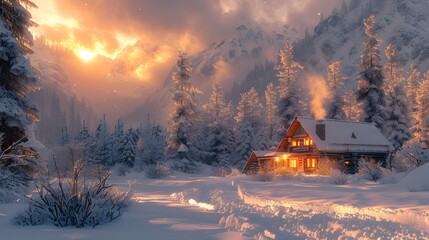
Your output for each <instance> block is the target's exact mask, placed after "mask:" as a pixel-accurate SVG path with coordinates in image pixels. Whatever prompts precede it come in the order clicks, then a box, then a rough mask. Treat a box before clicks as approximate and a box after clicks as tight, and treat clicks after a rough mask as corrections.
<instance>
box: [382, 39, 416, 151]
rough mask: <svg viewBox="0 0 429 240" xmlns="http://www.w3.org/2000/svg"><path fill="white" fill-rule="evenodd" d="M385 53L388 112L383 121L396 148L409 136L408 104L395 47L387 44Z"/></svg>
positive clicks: (387, 133)
mask: <svg viewBox="0 0 429 240" xmlns="http://www.w3.org/2000/svg"><path fill="white" fill-rule="evenodd" d="M385 54H386V63H385V64H384V71H385V72H386V79H385V82H384V85H385V87H384V89H386V102H387V107H386V110H387V111H386V112H387V114H388V118H387V119H386V121H385V135H386V137H387V139H388V140H389V141H390V143H392V145H393V147H394V148H395V149H396V150H398V149H400V148H401V147H402V145H403V144H404V143H405V142H406V141H408V140H409V139H410V137H411V132H410V117H409V110H408V106H409V104H408V102H407V96H406V94H405V92H404V90H403V82H404V78H403V76H402V68H401V67H400V66H399V63H398V62H397V59H396V57H397V51H396V47H395V46H394V45H393V44H389V45H388V46H387V48H386V50H385Z"/></svg>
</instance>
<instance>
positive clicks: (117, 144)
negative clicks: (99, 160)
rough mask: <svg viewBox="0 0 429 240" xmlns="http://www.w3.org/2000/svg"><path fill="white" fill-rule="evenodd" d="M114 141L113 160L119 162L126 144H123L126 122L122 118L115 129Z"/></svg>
mask: <svg viewBox="0 0 429 240" xmlns="http://www.w3.org/2000/svg"><path fill="white" fill-rule="evenodd" d="M112 137H113V141H112V161H113V162H114V163H117V162H119V161H120V160H119V159H120V156H121V154H122V152H121V151H122V150H123V149H124V146H123V145H122V139H123V138H124V123H122V121H121V120H120V119H118V122H117V123H116V125H115V130H114V131H113V136H112Z"/></svg>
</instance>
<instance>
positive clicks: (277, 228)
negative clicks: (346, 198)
mask: <svg viewBox="0 0 429 240" xmlns="http://www.w3.org/2000/svg"><path fill="white" fill-rule="evenodd" d="M172 197H174V198H175V199H177V200H180V201H181V202H183V203H186V204H192V205H195V206H209V207H210V209H212V210H213V211H216V212H218V213H221V214H223V217H222V218H221V219H220V221H219V224H220V225H221V226H223V227H225V228H227V229H229V230H233V231H239V232H241V233H242V234H243V235H244V236H247V237H249V238H251V239H353V238H359V239H377V238H380V239H429V233H428V232H429V217H428V216H427V215H424V214H418V213H409V212H405V211H395V210H392V209H380V208H357V207H352V206H346V205H337V204H335V205H309V204H302V203H299V202H279V201H272V200H265V199H260V198H258V197H257V196H252V195H250V194H248V193H247V192H246V190H245V189H244V188H243V187H242V186H240V185H237V184H234V182H232V184H229V183H227V182H225V181H224V182H219V183H218V184H210V185H209V186H201V187H196V188H192V189H189V190H187V191H183V192H180V193H175V194H172ZM195 203H198V204H195ZM206 209H208V208H206Z"/></svg>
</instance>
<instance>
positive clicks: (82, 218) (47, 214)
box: [12, 160, 131, 228]
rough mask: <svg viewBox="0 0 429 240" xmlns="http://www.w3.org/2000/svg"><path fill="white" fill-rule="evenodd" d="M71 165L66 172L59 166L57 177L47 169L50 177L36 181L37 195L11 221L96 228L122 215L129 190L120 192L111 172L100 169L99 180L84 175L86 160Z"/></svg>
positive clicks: (24, 224) (56, 172) (126, 204)
mask: <svg viewBox="0 0 429 240" xmlns="http://www.w3.org/2000/svg"><path fill="white" fill-rule="evenodd" d="M55 162H56V161H55V160H54V163H55ZM55 165H56V164H55ZM72 166H73V168H72V169H71V171H70V172H66V173H62V172H61V171H59V170H58V167H56V168H55V174H56V176H55V177H53V176H51V173H50V172H49V171H48V172H47V178H46V179H45V180H42V181H41V182H40V183H39V184H37V194H36V196H34V197H32V198H30V205H29V207H28V209H26V210H25V211H23V212H20V213H18V215H17V216H15V218H14V219H12V221H13V222H14V223H16V224H18V225H23V226H27V225H40V224H44V223H52V224H54V225H55V226H59V227H66V226H75V227H78V228H80V227H87V226H91V227H95V226H97V225H99V224H103V223H106V222H111V221H113V220H115V219H117V218H118V217H120V216H121V215H122V213H123V211H124V210H125V209H126V208H127V206H128V205H129V203H130V200H129V199H130V197H131V196H130V191H128V192H121V191H119V190H117V189H115V188H113V187H112V185H108V184H107V183H106V182H107V180H108V178H109V177H110V175H111V172H110V171H107V170H105V169H102V168H97V172H96V176H97V179H96V180H88V179H86V178H85V177H84V176H83V174H82V172H83V170H84V169H85V164H84V163H83V161H81V160H78V161H74V163H73V164H72Z"/></svg>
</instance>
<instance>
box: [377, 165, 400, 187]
mask: <svg viewBox="0 0 429 240" xmlns="http://www.w3.org/2000/svg"><path fill="white" fill-rule="evenodd" d="M381 171H382V172H383V177H382V178H381V179H380V181H379V182H380V183H383V184H396V183H398V182H400V181H401V180H402V179H403V178H404V176H405V175H406V173H404V172H395V171H392V170H389V169H386V168H382V169H381Z"/></svg>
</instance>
